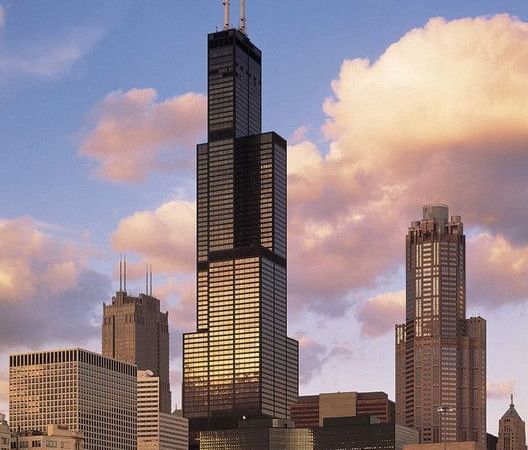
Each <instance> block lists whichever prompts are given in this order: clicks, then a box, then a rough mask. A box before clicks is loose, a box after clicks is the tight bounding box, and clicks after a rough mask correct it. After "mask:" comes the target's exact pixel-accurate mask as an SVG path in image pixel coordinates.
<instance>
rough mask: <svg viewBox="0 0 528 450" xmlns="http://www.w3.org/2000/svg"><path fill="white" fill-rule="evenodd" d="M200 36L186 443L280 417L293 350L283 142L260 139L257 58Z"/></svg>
mask: <svg viewBox="0 0 528 450" xmlns="http://www.w3.org/2000/svg"><path fill="white" fill-rule="evenodd" d="M228 8H229V2H226V16H227V22H226V24H225V27H224V30H223V31H219V32H216V33H212V34H210V35H209V36H208V121H207V128H208V130H207V135H208V142H207V143H206V144H200V145H198V147H197V167H198V182H197V193H198V199H197V234H198V236H197V259H198V261H197V330H196V332H193V333H187V334H185V335H184V338H183V387H182V391H183V411H184V415H185V416H186V417H187V418H189V427H190V430H191V432H192V433H193V436H194V438H193V439H195V438H197V437H198V432H199V431H203V430H209V429H229V428H235V427H237V426H238V422H239V420H240V419H242V418H243V417H246V418H248V419H253V418H261V417H264V418H265V417H268V418H279V419H286V418H288V417H289V416H290V404H291V403H292V402H293V401H295V400H296V399H297V395H298V344H297V341H295V340H293V339H290V338H288V336H287V312H286V309H287V308H286V141H285V140H284V139H283V138H281V137H280V136H279V135H277V134H276V133H265V134H261V109H262V106H261V92H262V86H261V72H262V70H261V60H262V55H261V51H260V50H259V49H258V48H257V47H256V46H255V45H254V44H253V43H252V42H251V41H250V39H249V38H248V37H247V35H246V34H245V32H244V29H245V28H244V25H243V24H244V23H245V22H244V20H245V19H244V15H243V14H242V19H243V20H242V25H241V28H240V30H237V29H233V28H231V27H230V25H229V19H228V17H229V14H228V12H229V9H228Z"/></svg>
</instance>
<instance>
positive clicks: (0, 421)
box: [0, 414, 11, 450]
mask: <svg viewBox="0 0 528 450" xmlns="http://www.w3.org/2000/svg"><path fill="white" fill-rule="evenodd" d="M10 448H11V429H10V428H9V425H8V423H7V421H6V419H5V415H4V414H0V450H8V449H10Z"/></svg>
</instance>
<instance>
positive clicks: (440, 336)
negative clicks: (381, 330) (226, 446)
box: [396, 205, 486, 445]
mask: <svg viewBox="0 0 528 450" xmlns="http://www.w3.org/2000/svg"><path fill="white" fill-rule="evenodd" d="M465 264H466V239H465V235H464V228H463V224H462V221H461V218H460V216H453V217H451V219H450V220H449V208H448V207H447V206H445V205H428V206H425V207H424V209H423V219H422V220H421V221H416V222H412V224H411V227H410V228H409V232H408V234H407V239H406V274H407V299H406V323H405V324H402V325H397V326H396V421H397V423H399V424H401V425H405V426H408V427H412V428H416V429H417V430H419V431H420V441H421V442H422V443H430V442H442V441H477V442H480V443H482V444H484V445H485V444H486V321H485V320H484V319H482V318H480V317H477V318H471V319H466V266H465Z"/></svg>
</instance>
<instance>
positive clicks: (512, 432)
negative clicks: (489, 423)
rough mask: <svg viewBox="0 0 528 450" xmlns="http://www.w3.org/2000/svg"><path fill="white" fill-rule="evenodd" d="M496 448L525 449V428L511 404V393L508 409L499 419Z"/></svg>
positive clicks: (503, 449) (505, 449) (499, 449)
mask: <svg viewBox="0 0 528 450" xmlns="http://www.w3.org/2000/svg"><path fill="white" fill-rule="evenodd" d="M497 450H526V429H525V425H524V420H522V419H521V416H519V414H518V413H517V410H516V409H515V405H514V404H513V395H512V396H511V404H510V407H509V408H508V411H506V412H505V413H504V415H503V416H502V418H501V420H500V421H499V441H498V444H497Z"/></svg>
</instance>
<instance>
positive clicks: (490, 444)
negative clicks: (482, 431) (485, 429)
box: [486, 433, 499, 450]
mask: <svg viewBox="0 0 528 450" xmlns="http://www.w3.org/2000/svg"><path fill="white" fill-rule="evenodd" d="M498 443H499V438H498V437H497V436H495V435H494V434H490V433H488V436H487V438H486V450H497V445H498Z"/></svg>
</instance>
